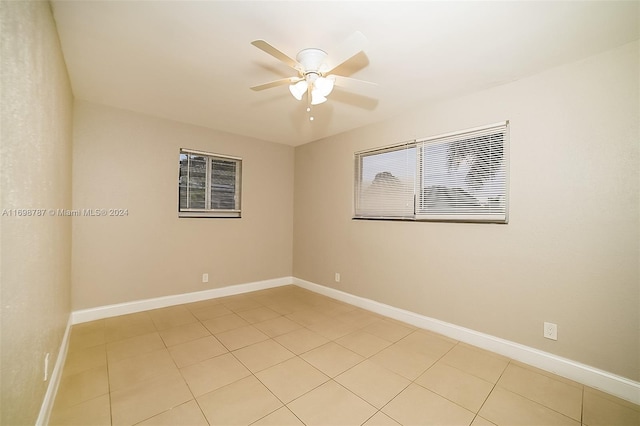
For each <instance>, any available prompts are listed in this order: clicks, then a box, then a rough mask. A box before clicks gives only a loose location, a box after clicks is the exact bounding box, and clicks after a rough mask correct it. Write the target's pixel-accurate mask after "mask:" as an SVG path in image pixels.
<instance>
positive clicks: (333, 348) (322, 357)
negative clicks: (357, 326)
mask: <svg viewBox="0 0 640 426" xmlns="http://www.w3.org/2000/svg"><path fill="white" fill-rule="evenodd" d="M300 357H301V358H303V359H304V360H305V361H307V362H308V363H310V364H311V365H313V366H314V367H316V368H317V369H318V370H320V371H322V372H323V373H324V374H326V375H327V376H329V377H335V376H337V375H338V374H340V373H343V372H345V371H347V370H348V369H350V368H351V367H353V366H354V365H356V364H358V363H360V362H362V361H363V360H364V359H365V358H364V357H363V356H361V355H358V354H357V353H355V352H353V351H350V350H349V349H347V348H345V347H344V346H340V345H338V344H337V343H334V342H329V343H325V344H324V345H322V346H319V347H317V348H315V349H312V350H310V351H308V352H305V353H303V354H302V355H300Z"/></svg>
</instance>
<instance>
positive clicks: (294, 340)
mask: <svg viewBox="0 0 640 426" xmlns="http://www.w3.org/2000/svg"><path fill="white" fill-rule="evenodd" d="M275 340H276V341H277V342H278V343H280V344H281V345H282V346H284V347H285V348H287V349H289V350H290V351H291V352H293V353H294V354H296V355H300V354H302V353H304V352H307V351H309V350H311V349H313V348H317V347H318V346H321V345H324V344H325V343H327V342H328V341H329V339H327V338H326V337H324V336H321V335H319V334H318V333H314V332H313V331H311V330H308V329H306V328H300V329H298V330H294V331H292V332H290V333H286V334H283V335H281V336H278V337H276V338H275Z"/></svg>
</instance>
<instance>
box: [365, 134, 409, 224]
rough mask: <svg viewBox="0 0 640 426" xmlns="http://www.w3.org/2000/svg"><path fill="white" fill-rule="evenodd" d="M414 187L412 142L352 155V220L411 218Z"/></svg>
mask: <svg viewBox="0 0 640 426" xmlns="http://www.w3.org/2000/svg"><path fill="white" fill-rule="evenodd" d="M415 183H416V146H415V143H413V142H411V143H407V144H404V145H400V146H394V147H391V148H383V149H379V150H376V151H371V152H364V153H362V154H356V185H357V189H356V194H357V195H356V208H355V210H356V211H355V215H356V217H368V218H411V217H413V215H414V194H415Z"/></svg>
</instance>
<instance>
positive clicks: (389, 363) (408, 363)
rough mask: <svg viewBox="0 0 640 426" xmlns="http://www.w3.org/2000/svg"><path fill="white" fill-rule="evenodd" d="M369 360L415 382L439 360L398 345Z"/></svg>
mask: <svg viewBox="0 0 640 426" xmlns="http://www.w3.org/2000/svg"><path fill="white" fill-rule="evenodd" d="M369 359H370V360H371V361H373V362H375V363H376V364H379V365H381V366H383V367H384V368H386V369H387V370H391V371H393V372H394V373H397V374H399V375H401V376H403V377H406V378H407V379H409V380H415V379H416V378H417V377H418V376H419V375H421V374H422V373H424V372H425V371H426V370H427V368H429V367H431V366H432V365H433V364H434V363H435V362H436V360H437V359H436V358H433V357H430V356H427V355H424V354H422V353H419V352H415V351H412V350H410V349H408V348H406V347H402V346H398V345H397V344H395V345H391V346H389V347H388V348H385V349H383V350H381V351H380V352H378V353H377V354H375V355H374V356H372V357H371V358H369Z"/></svg>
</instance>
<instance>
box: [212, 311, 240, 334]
mask: <svg viewBox="0 0 640 426" xmlns="http://www.w3.org/2000/svg"><path fill="white" fill-rule="evenodd" d="M202 325H204V326H205V327H207V330H209V331H210V332H211V333H212V334H218V333H223V332H225V331H229V330H234V329H236V328H240V327H244V326H247V325H249V323H248V322H246V321H245V320H244V319H242V318H241V317H239V316H238V315H236V314H229V315H221V316H219V317H215V318H211V319H210V320H206V321H203V322H202Z"/></svg>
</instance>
